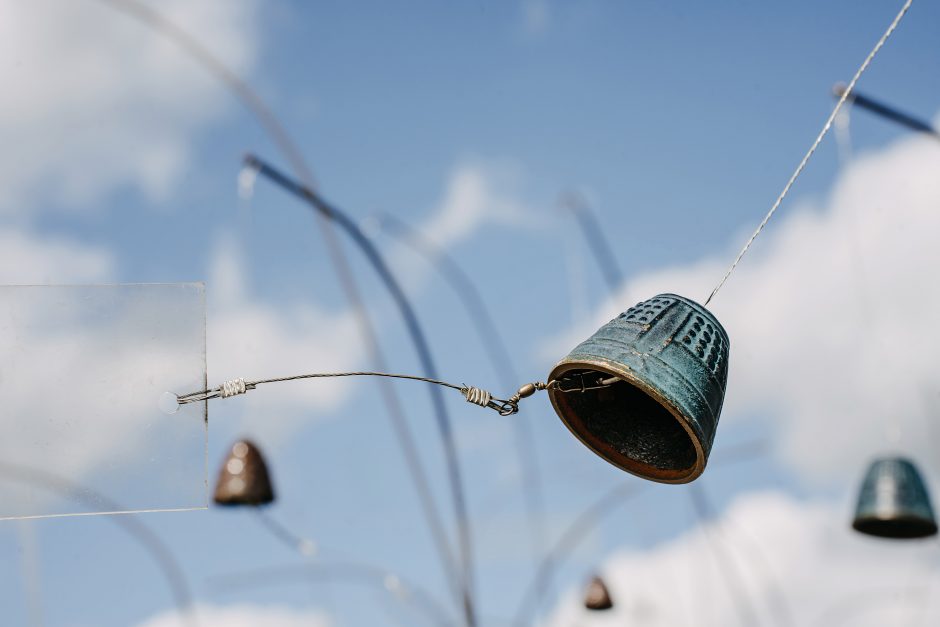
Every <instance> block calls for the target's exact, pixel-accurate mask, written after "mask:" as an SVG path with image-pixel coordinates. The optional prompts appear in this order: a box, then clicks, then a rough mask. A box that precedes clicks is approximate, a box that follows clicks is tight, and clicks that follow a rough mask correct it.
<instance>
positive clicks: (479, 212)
mask: <svg viewBox="0 0 940 627" xmlns="http://www.w3.org/2000/svg"><path fill="white" fill-rule="evenodd" d="M517 179H518V176H517V172H516V171H515V168H513V167H511V166H509V165H507V164H505V163H490V164H484V163H480V162H476V163H464V164H461V165H459V166H457V167H456V168H455V169H454V170H453V172H451V174H450V177H449V179H448V181H447V188H446V190H445V192H444V197H443V199H442V200H441V202H440V205H439V206H438V208H437V209H436V211H435V212H434V214H433V215H431V216H430V217H429V218H428V219H427V220H426V222H425V223H424V225H422V227H421V231H422V232H423V233H424V234H425V235H426V236H427V237H428V238H430V239H431V240H432V241H433V242H435V243H437V245H438V246H442V247H446V246H449V245H452V244H454V243H456V242H459V241H461V240H463V239H466V238H468V237H469V236H471V235H473V234H474V233H475V232H476V231H477V230H478V229H480V228H481V227H482V226H483V225H485V224H488V223H497V224H512V223H518V222H519V221H521V220H522V219H523V217H524V216H525V215H526V214H527V213H528V211H527V210H526V208H525V206H524V205H523V204H522V203H521V202H520V201H519V200H517V194H516V185H517Z"/></svg>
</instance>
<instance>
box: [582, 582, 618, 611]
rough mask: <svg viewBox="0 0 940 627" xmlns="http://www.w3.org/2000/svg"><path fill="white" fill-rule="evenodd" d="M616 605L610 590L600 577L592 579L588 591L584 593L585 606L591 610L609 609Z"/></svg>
mask: <svg viewBox="0 0 940 627" xmlns="http://www.w3.org/2000/svg"><path fill="white" fill-rule="evenodd" d="M613 606H614V604H613V602H612V601H611V600H610V592H609V591H608V590H607V586H606V585H605V584H604V580H603V579H601V578H600V577H594V578H593V579H591V583H589V584H588V587H587V592H585V593H584V607H586V608H587V609H589V610H609V609H610V608H612V607H613Z"/></svg>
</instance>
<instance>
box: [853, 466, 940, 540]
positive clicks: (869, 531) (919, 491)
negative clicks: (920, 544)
mask: <svg viewBox="0 0 940 627" xmlns="http://www.w3.org/2000/svg"><path fill="white" fill-rule="evenodd" d="M852 527H853V528H854V529H855V530H856V531H858V532H860V533H864V534H866V535H870V536H878V537H879V538H897V539H909V538H926V537H929V536H932V535H935V534H936V533H937V522H936V520H935V519H934V515H933V508H932V507H931V506H930V496H929V495H928V494H927V487H926V486H925V485H924V480H923V479H922V478H921V476H920V473H919V472H918V471H917V467H916V466H914V464H913V463H912V462H911V461H910V460H907V459H904V458H903V457H890V458H886V459H877V460H875V461H874V462H872V464H871V466H869V467H868V472H867V473H866V474H865V481H864V482H863V483H862V489H861V491H860V492H859V495H858V506H857V507H856V508H855V519H854V520H853V521H852Z"/></svg>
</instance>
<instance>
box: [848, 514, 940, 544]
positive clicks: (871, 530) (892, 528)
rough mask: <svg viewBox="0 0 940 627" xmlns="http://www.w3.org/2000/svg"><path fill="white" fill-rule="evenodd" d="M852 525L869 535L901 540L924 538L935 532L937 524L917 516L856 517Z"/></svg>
mask: <svg viewBox="0 0 940 627" xmlns="http://www.w3.org/2000/svg"><path fill="white" fill-rule="evenodd" d="M852 527H853V528H854V529H855V530H856V531H858V532H860V533H864V534H866V535H869V536H877V537H879V538H896V539H902V540H907V539H912V538H926V537H929V536H932V535H934V534H936V533H937V524H936V523H935V522H934V521H932V520H929V519H926V518H921V517H919V516H896V517H893V518H875V517H865V518H858V519H856V520H855V521H854V522H853V523H852Z"/></svg>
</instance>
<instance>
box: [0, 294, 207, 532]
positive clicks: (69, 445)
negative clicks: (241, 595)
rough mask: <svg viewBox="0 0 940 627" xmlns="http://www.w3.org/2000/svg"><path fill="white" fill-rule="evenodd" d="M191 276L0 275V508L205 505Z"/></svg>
mask: <svg viewBox="0 0 940 627" xmlns="http://www.w3.org/2000/svg"><path fill="white" fill-rule="evenodd" d="M205 387H206V314H205V287H204V285H203V284H202V283H175V284H158V285H92V286H84V285H83V286H0V519H4V518H24V517H43V516H66V515H82V514H100V513H109V512H132V511H151V510H177V509H198V508H205V507H206V506H207V499H208V485H207V481H206V471H207V466H206V464H207V460H206V444H207V443H206V438H207V415H206V403H205V402H202V403H193V404H190V405H183V406H181V407H180V408H179V410H178V411H176V413H172V414H170V413H167V412H166V411H165V410H164V409H161V397H162V396H163V395H164V393H165V392H168V391H172V392H175V393H185V392H189V391H192V390H202V389H205Z"/></svg>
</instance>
